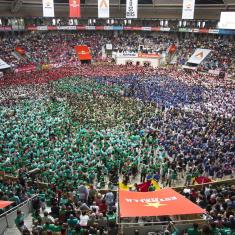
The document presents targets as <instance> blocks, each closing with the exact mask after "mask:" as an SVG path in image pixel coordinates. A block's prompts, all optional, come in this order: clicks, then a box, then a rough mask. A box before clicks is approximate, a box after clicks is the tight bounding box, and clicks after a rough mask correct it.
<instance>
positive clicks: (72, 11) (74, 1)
mask: <svg viewBox="0 0 235 235" xmlns="http://www.w3.org/2000/svg"><path fill="white" fill-rule="evenodd" d="M80 16H81V13H80V0H69V17H70V18H73V17H74V18H79V17H80Z"/></svg>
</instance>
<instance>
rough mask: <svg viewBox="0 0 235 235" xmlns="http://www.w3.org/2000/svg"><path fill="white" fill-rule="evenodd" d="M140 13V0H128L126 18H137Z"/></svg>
mask: <svg viewBox="0 0 235 235" xmlns="http://www.w3.org/2000/svg"><path fill="white" fill-rule="evenodd" d="M137 14H138V0H127V1H126V18H130V19H134V18H137Z"/></svg>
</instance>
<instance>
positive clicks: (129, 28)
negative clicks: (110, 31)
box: [123, 26, 132, 30]
mask: <svg viewBox="0 0 235 235" xmlns="http://www.w3.org/2000/svg"><path fill="white" fill-rule="evenodd" d="M123 29H124V30H131V29H132V27H131V26H124V27H123Z"/></svg>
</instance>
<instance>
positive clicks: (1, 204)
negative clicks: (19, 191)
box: [0, 201, 13, 209]
mask: <svg viewBox="0 0 235 235" xmlns="http://www.w3.org/2000/svg"><path fill="white" fill-rule="evenodd" d="M12 203H13V202H10V201H0V209H3V208H5V207H7V206H9V205H11V204H12Z"/></svg>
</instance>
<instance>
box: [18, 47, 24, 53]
mask: <svg viewBox="0 0 235 235" xmlns="http://www.w3.org/2000/svg"><path fill="white" fill-rule="evenodd" d="M16 51H17V52H18V53H19V54H20V55H25V50H24V49H23V48H21V47H16Z"/></svg>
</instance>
